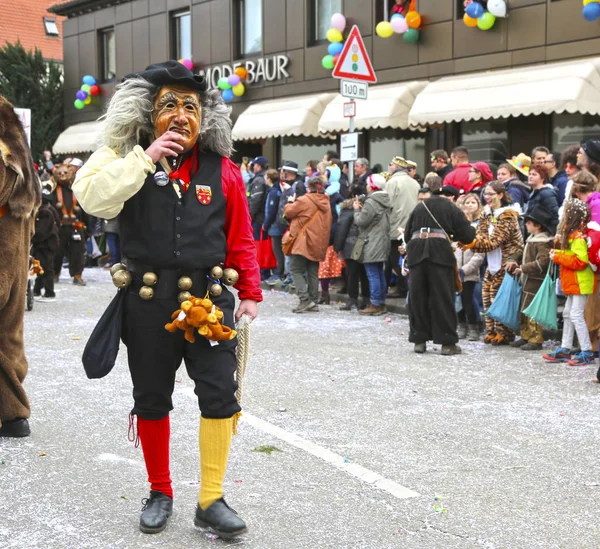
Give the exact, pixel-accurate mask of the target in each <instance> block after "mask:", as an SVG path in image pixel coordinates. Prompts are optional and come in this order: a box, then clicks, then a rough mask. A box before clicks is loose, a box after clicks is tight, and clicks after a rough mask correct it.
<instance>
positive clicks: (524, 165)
mask: <svg viewBox="0 0 600 549" xmlns="http://www.w3.org/2000/svg"><path fill="white" fill-rule="evenodd" d="M506 161H507V162H508V163H509V164H510V165H511V166H512V167H513V168H514V169H515V170H518V171H520V172H521V173H522V174H523V175H527V176H528V175H529V168H530V167H531V157H530V156H527V155H526V154H525V153H519V154H518V155H517V156H513V157H512V158H507V159H506Z"/></svg>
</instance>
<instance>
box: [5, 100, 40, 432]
mask: <svg viewBox="0 0 600 549" xmlns="http://www.w3.org/2000/svg"><path fill="white" fill-rule="evenodd" d="M40 202H41V188H40V184H39V182H38V178H37V174H36V173H35V171H34V169H33V162H32V160H31V153H30V152H29V147H28V146H27V138H26V137H25V132H24V131H23V128H22V126H21V123H20V122H19V119H18V117H17V115H16V114H15V112H14V110H13V107H12V105H11V104H10V103H9V102H8V101H6V99H4V98H3V97H1V96H0V208H2V207H4V206H8V210H7V211H6V213H5V214H4V215H3V216H2V217H0V246H1V252H0V426H1V425H2V421H10V420H13V419H17V418H28V417H29V414H30V410H29V401H28V400H27V395H26V394H25V391H24V389H23V386H22V383H23V380H24V379H25V375H26V374H27V360H26V359H25V352H24V349H23V316H24V313H25V293H26V290H27V277H28V271H29V243H30V239H31V236H32V233H33V229H34V223H35V215H34V213H35V211H36V209H37V208H38V206H39V204H40Z"/></svg>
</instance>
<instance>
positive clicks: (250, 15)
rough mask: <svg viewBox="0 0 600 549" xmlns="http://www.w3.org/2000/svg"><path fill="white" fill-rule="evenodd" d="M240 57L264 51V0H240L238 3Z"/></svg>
mask: <svg viewBox="0 0 600 549" xmlns="http://www.w3.org/2000/svg"><path fill="white" fill-rule="evenodd" d="M238 10H239V11H238V22H239V40H240V42H239V44H240V48H239V49H240V55H241V56H245V55H254V54H257V53H260V52H261V51H262V0H239V3H238Z"/></svg>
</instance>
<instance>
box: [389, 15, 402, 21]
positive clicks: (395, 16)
mask: <svg viewBox="0 0 600 549" xmlns="http://www.w3.org/2000/svg"><path fill="white" fill-rule="evenodd" d="M398 17H402V19H404V15H402V14H401V13H394V15H392V17H391V19H390V21H391V20H392V19H398Z"/></svg>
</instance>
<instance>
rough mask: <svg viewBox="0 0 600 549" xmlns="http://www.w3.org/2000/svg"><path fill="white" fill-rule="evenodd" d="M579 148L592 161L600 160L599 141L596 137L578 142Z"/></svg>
mask: <svg viewBox="0 0 600 549" xmlns="http://www.w3.org/2000/svg"><path fill="white" fill-rule="evenodd" d="M580 145H581V148H582V149H583V150H584V151H585V154H587V155H588V157H589V158H591V159H592V160H593V161H594V162H600V141H598V140H597V139H588V140H587V141H582V142H581V143H580Z"/></svg>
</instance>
